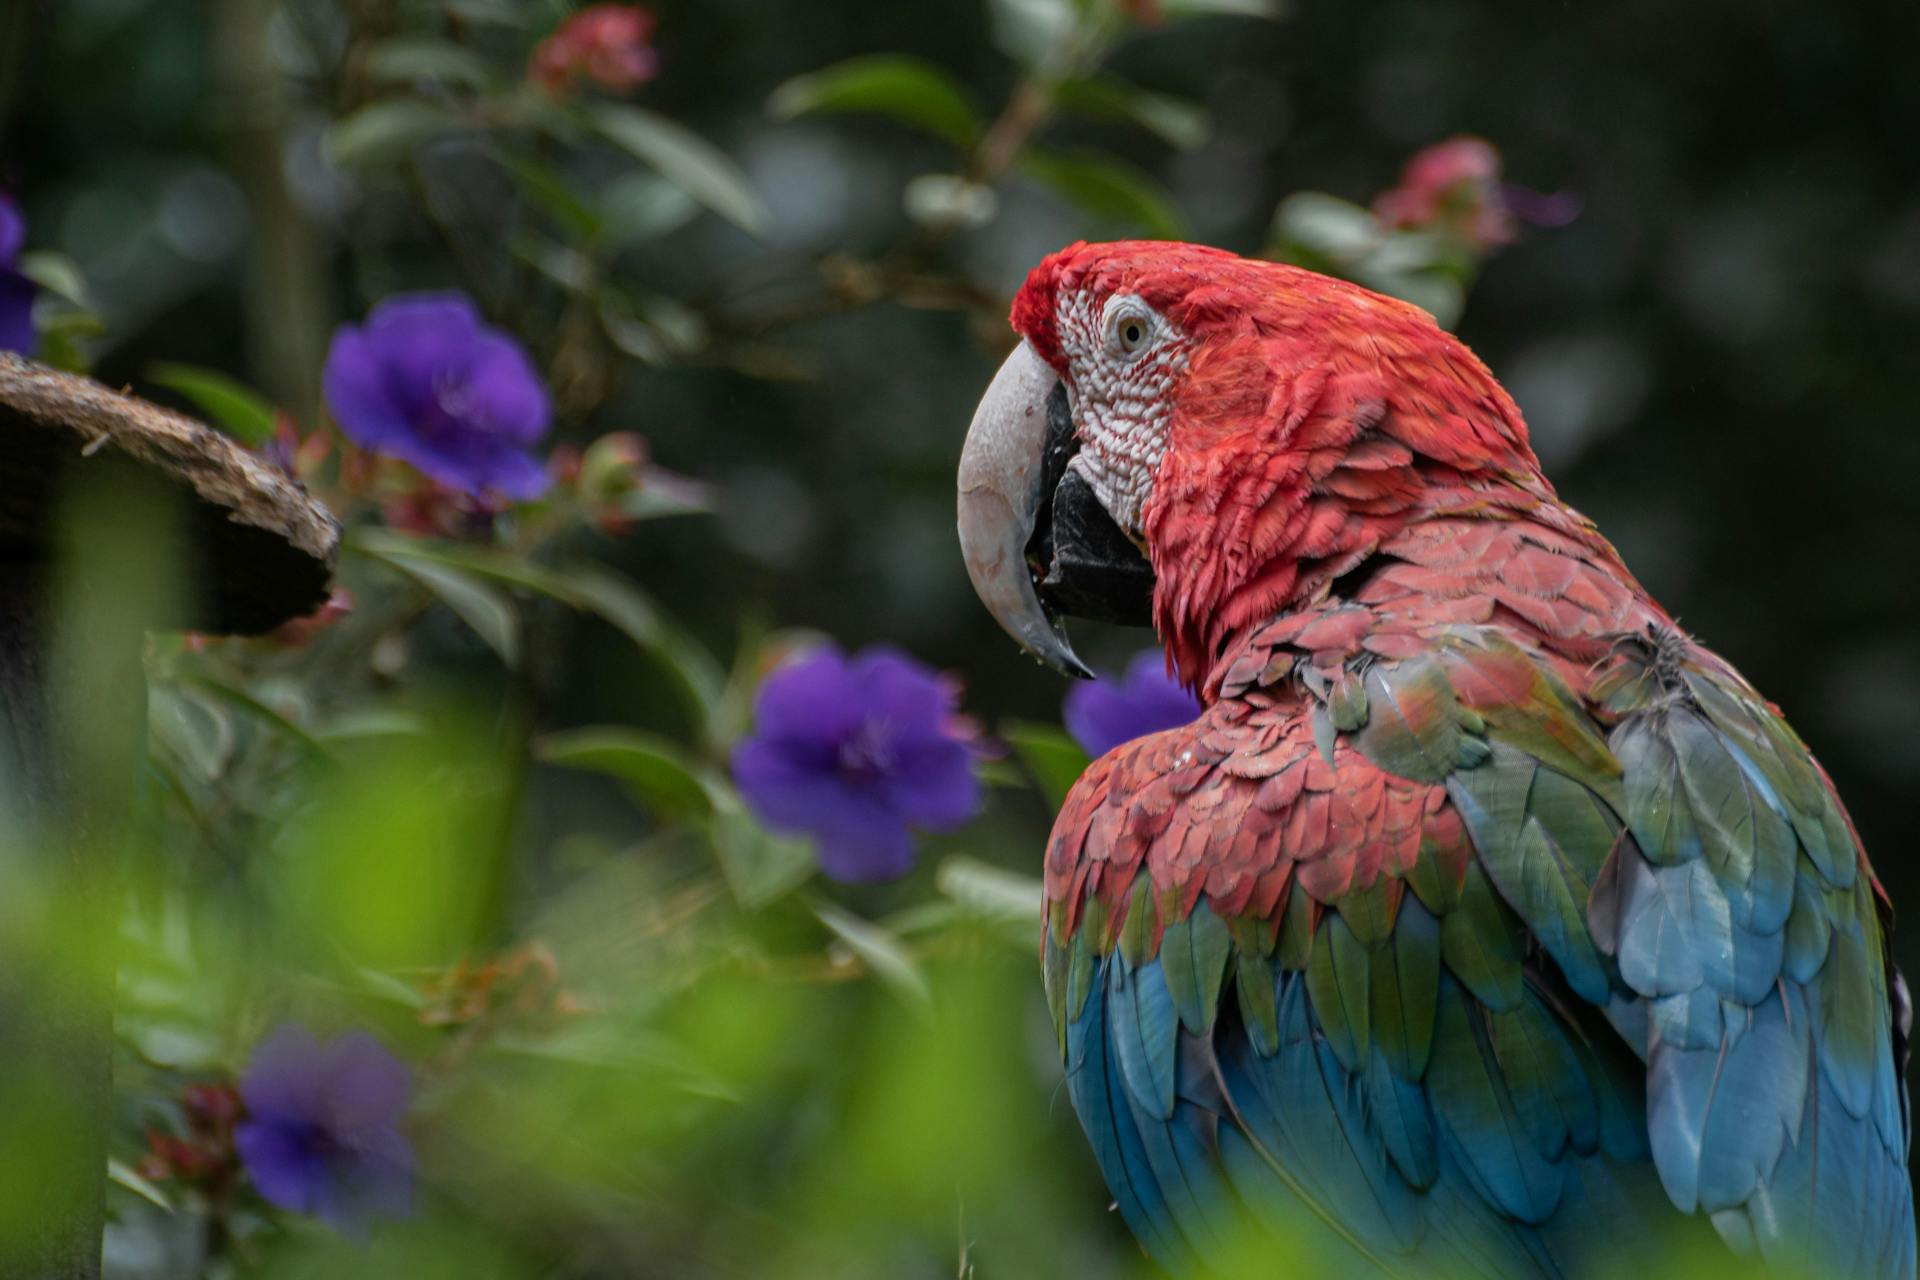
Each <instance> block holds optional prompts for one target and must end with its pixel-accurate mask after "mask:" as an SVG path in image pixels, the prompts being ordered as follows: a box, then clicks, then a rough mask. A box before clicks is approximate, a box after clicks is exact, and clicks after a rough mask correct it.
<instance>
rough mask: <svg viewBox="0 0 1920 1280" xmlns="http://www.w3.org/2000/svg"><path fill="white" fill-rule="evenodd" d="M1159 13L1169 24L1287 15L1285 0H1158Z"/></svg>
mask: <svg viewBox="0 0 1920 1280" xmlns="http://www.w3.org/2000/svg"><path fill="white" fill-rule="evenodd" d="M1160 12H1161V15H1162V16H1164V17H1165V18H1166V19H1167V20H1168V21H1169V22H1172V21H1177V20H1178V19H1181V18H1210V17H1222V18H1266V19H1268V20H1270V21H1277V20H1278V19H1280V18H1284V17H1285V16H1286V14H1287V6H1286V3H1285V0H1160Z"/></svg>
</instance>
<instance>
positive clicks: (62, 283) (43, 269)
mask: <svg viewBox="0 0 1920 1280" xmlns="http://www.w3.org/2000/svg"><path fill="white" fill-rule="evenodd" d="M14 269H15V270H17V271H18V272H19V273H20V274H21V275H23V276H25V277H26V278H27V279H29V280H31V281H33V282H34V283H35V284H37V285H39V286H40V287H41V288H42V289H45V290H46V291H47V292H48V293H51V294H53V295H55V296H56V297H60V298H65V299H66V300H67V301H68V302H71V303H73V304H74V305H75V306H77V307H84V308H89V309H90V308H91V307H92V306H93V300H92V298H91V297H90V296H89V295H88V293H87V278H86V277H85V276H84V275H82V274H81V272H80V264H79V263H77V262H75V261H74V260H73V259H72V258H69V257H68V256H67V255H66V254H64V253H54V252H53V251H52V250H49V249H34V250H31V251H29V252H27V253H23V254H21V255H20V257H19V260H18V261H17V262H15V263H14Z"/></svg>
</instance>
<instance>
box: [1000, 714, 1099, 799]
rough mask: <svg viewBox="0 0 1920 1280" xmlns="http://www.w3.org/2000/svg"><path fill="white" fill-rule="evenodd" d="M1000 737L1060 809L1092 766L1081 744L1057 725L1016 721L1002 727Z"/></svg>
mask: <svg viewBox="0 0 1920 1280" xmlns="http://www.w3.org/2000/svg"><path fill="white" fill-rule="evenodd" d="M1000 736H1001V737H1003V738H1005V739H1006V740H1007V742H1008V743H1010V744H1011V745H1012V747H1013V753H1014V754H1015V755H1016V756H1018V757H1019V758H1020V763H1021V764H1023V765H1025V766H1026V769H1027V772H1028V773H1030V774H1032V775H1033V780H1034V782H1035V783H1037V784H1038V785H1039V787H1040V792H1041V794H1042V795H1044V796H1046V797H1047V800H1048V802H1049V803H1051V804H1052V805H1053V807H1054V808H1056V809H1058V808H1059V807H1060V806H1061V804H1062V803H1064V802H1065V800H1066V798H1067V792H1069V791H1071V790H1073V784H1074V783H1076V782H1078V781H1079V780H1080V775H1081V774H1082V773H1084V772H1086V768H1087V765H1088V763H1089V760H1088V757H1087V753H1086V751H1085V750H1083V749H1082V748H1081V746H1080V744H1079V743H1077V742H1075V741H1074V740H1073V739H1072V738H1070V737H1068V736H1067V732H1066V730H1064V729H1061V728H1059V727H1058V726H1056V725H1050V724H1038V723H1035V722H1033V721H1029V720H1013V721H1009V722H1008V723H1006V724H1003V725H1002V726H1000Z"/></svg>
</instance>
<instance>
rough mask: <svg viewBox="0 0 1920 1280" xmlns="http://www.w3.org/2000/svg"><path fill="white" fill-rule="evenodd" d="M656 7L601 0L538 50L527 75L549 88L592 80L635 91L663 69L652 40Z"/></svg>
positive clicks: (557, 89)
mask: <svg viewBox="0 0 1920 1280" xmlns="http://www.w3.org/2000/svg"><path fill="white" fill-rule="evenodd" d="M653 22H654V18H653V12H652V10H649V9H643V8H641V7H640V6H639V5H631V4H596V5H591V6H589V7H587V8H585V9H582V10H581V11H580V12H578V13H576V14H574V15H573V16H572V17H571V18H568V19H567V20H566V21H565V22H563V23H561V24H560V25H559V26H558V27H557V28H555V30H554V32H553V34H552V35H550V36H548V37H547V38H546V39H545V40H542V41H541V42H540V47H539V48H537V49H535V50H534V51H533V61H532V62H531V64H529V66H528V74H529V75H531V76H532V77H533V79H534V80H536V81H537V82H539V84H540V85H541V86H542V87H544V88H545V89H546V90H547V91H548V92H549V93H556V94H557V93H565V92H567V91H568V90H570V89H572V88H573V87H574V85H575V83H576V82H578V81H580V80H591V81H593V82H594V83H595V84H597V85H599V86H600V87H601V88H603V89H606V90H607V91H608V92H610V93H632V92H633V91H634V90H635V89H637V88H639V87H640V86H641V85H643V84H645V83H646V82H647V81H649V80H651V79H653V77H654V76H655V75H656V74H658V73H659V70H660V58H659V55H658V54H657V53H655V52H654V49H653V46H652V45H651V44H650V43H648V42H649V41H650V40H651V39H652V37H653Z"/></svg>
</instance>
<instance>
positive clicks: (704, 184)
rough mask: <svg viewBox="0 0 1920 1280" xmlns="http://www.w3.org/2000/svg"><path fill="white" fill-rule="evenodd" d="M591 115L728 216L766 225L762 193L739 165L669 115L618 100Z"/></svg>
mask: <svg viewBox="0 0 1920 1280" xmlns="http://www.w3.org/2000/svg"><path fill="white" fill-rule="evenodd" d="M591 118H592V121H593V124H594V127H595V128H597V129H598V130H599V131H600V132H601V133H602V134H603V135H604V136H605V137H606V138H607V139H608V140H609V141H610V142H613V143H614V144H616V145H617V146H619V147H621V148H623V149H625V150H626V151H627V152H628V153H629V154H630V155H632V156H634V157H635V158H636V159H638V160H640V161H642V162H644V163H645V164H647V165H650V166H652V168H653V169H654V170H656V171H657V172H658V173H659V174H660V176H661V177H663V178H666V179H667V180H668V181H670V182H672V183H674V184H676V185H677V186H679V187H680V188H681V189H683V190H684V191H685V192H686V193H687V194H688V195H690V196H692V197H693V198H694V199H696V200H698V201H699V202H700V203H701V204H704V205H706V206H707V208H709V209H711V210H713V211H714V212H715V213H717V214H719V215H720V216H721V217H723V218H725V219H726V220H727V221H729V222H731V223H733V224H734V225H735V226H737V227H739V228H741V229H742V230H744V231H748V232H751V233H752V234H754V235H758V234H760V232H761V231H762V230H764V229H765V227H766V225H767V221H768V218H769V216H770V215H769V214H768V212H767V206H766V202H765V201H763V200H762V199H761V198H760V193H759V192H758V191H755V190H754V189H753V184H752V183H751V182H750V181H748V179H747V175H746V174H745V173H742V172H741V171H740V168H739V166H738V165H736V164H734V162H733V161H732V160H730V159H729V158H728V157H727V156H726V154H725V153H724V152H722V151H721V150H720V149H719V148H718V147H715V146H714V145H713V144H712V143H710V142H708V141H707V140H706V139H705V138H702V137H701V136H700V135H699V134H696V133H694V132H692V131H691V130H688V129H686V128H684V127H682V126H681V125H679V124H676V123H675V122H673V121H672V120H669V119H667V118H666V117H665V116H662V115H656V114H655V113H653V112H651V111H643V110H641V109H640V108H638V107H630V106H625V105H622V104H618V103H603V104H601V105H600V106H597V107H595V108H593V109H592V116H591Z"/></svg>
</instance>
